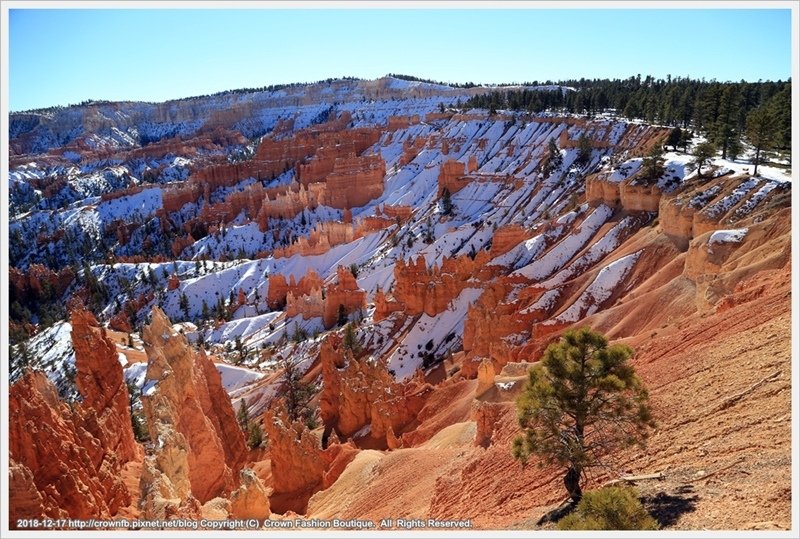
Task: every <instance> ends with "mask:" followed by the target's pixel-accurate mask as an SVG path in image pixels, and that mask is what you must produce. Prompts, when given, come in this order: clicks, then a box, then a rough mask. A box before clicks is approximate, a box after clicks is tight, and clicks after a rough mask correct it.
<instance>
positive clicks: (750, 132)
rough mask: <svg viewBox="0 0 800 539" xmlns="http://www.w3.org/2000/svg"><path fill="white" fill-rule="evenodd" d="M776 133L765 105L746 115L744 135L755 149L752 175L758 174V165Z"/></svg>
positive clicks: (774, 138) (772, 145)
mask: <svg viewBox="0 0 800 539" xmlns="http://www.w3.org/2000/svg"><path fill="white" fill-rule="evenodd" d="M776 135H777V129H776V124H775V122H774V120H773V117H772V114H771V112H770V110H769V108H768V107H767V106H766V105H764V106H761V107H758V108H757V109H754V110H753V111H752V112H751V113H750V114H748V115H747V130H746V132H745V137H747V141H748V142H749V143H750V144H752V145H753V147H754V148H755V150H756V155H755V158H754V159H753V165H754V166H753V176H758V165H759V164H760V163H761V162H762V160H763V157H764V153H765V152H767V151H769V150H771V149H772V148H773V147H774V145H775V142H776V138H777V137H776Z"/></svg>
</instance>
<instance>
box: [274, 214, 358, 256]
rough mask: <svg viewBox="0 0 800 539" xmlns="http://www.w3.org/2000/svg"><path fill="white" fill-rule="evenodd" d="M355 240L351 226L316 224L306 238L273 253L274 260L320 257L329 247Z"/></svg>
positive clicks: (330, 222)
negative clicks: (292, 257)
mask: <svg viewBox="0 0 800 539" xmlns="http://www.w3.org/2000/svg"><path fill="white" fill-rule="evenodd" d="M355 239H357V234H356V232H355V230H354V229H353V225H352V224H348V223H344V222H335V221H324V222H321V223H317V224H316V225H315V226H314V228H313V229H312V230H311V233H310V234H309V235H308V237H307V238H306V237H305V236H301V237H300V238H298V239H297V241H295V242H294V243H292V244H291V245H289V246H288V247H283V248H278V249H275V251H273V254H272V256H273V257H274V258H288V257H290V256H294V255H303V256H309V255H321V254H324V253H327V252H328V251H330V249H331V247H334V246H336V245H342V244H344V243H350V242H351V241H353V240H355Z"/></svg>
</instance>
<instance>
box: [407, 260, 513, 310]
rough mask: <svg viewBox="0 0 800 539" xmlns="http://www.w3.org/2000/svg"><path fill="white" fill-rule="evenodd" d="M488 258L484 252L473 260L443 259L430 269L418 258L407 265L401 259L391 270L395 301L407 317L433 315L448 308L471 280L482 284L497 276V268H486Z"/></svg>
mask: <svg viewBox="0 0 800 539" xmlns="http://www.w3.org/2000/svg"><path fill="white" fill-rule="evenodd" d="M489 257H490V255H489V253H488V252H487V251H481V252H479V253H478V255H477V256H476V257H475V258H474V259H472V258H470V257H469V256H460V257H458V258H444V259H443V260H442V265H441V267H440V266H436V265H434V266H433V267H431V268H428V267H427V265H426V264H425V258H424V257H421V256H420V257H417V259H416V261H413V262H411V263H409V264H406V263H405V261H404V260H403V259H400V260H398V261H397V262H396V263H395V267H394V276H395V283H396V284H395V288H394V292H393V295H394V299H395V300H397V301H398V302H400V303H402V304H403V306H404V308H403V311H404V312H405V313H406V314H408V315H409V316H418V315H420V314H422V313H425V314H427V315H428V316H436V315H437V314H439V313H441V312H443V311H445V310H446V309H447V307H448V305H449V304H450V302H451V301H452V300H453V299H454V298H456V297H457V296H458V295H459V294H460V293H461V291H462V290H464V288H466V287H467V286H468V285H469V283H470V281H471V280H473V279H476V280H477V281H484V280H488V279H489V278H491V277H492V276H493V275H494V274H496V271H497V269H498V268H495V267H487V266H486V263H487V262H488V260H489ZM476 286H477V283H476Z"/></svg>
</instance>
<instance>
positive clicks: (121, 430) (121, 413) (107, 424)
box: [9, 304, 143, 518]
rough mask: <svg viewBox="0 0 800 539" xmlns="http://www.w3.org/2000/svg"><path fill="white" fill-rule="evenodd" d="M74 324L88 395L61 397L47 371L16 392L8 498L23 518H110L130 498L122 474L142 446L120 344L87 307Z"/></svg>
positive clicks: (30, 375) (27, 378) (77, 310)
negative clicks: (67, 399) (134, 426)
mask: <svg viewBox="0 0 800 539" xmlns="http://www.w3.org/2000/svg"><path fill="white" fill-rule="evenodd" d="M70 321H71V323H72V344H73V348H74V350H75V366H76V369H77V374H76V377H75V383H76V386H77V388H78V391H79V392H80V394H81V397H82V400H81V401H80V402H79V403H76V404H72V405H67V404H66V403H65V402H63V401H61V400H60V398H59V396H58V392H57V390H56V388H55V386H54V385H53V384H52V383H51V382H50V380H48V379H47V377H46V376H45V375H44V374H43V373H41V372H27V373H26V374H25V375H24V376H23V377H22V378H21V379H20V380H19V381H17V382H16V383H15V384H14V385H12V386H11V389H10V392H9V414H10V425H9V443H10V446H9V449H10V456H11V462H12V466H11V471H10V480H11V483H12V486H11V490H10V493H9V495H10V497H11V500H12V505H13V506H15V509H14V511H15V512H16V514H17V515H18V518H23V517H24V518H41V517H43V516H49V517H59V518H61V517H67V516H68V517H73V518H90V517H97V518H110V517H112V516H113V515H115V514H116V513H117V511H118V510H119V509H120V508H122V507H125V506H127V505H128V504H130V503H131V494H130V493H129V491H128V489H127V488H126V486H125V484H124V483H123V482H122V480H121V478H120V473H121V470H122V467H123V466H124V465H125V464H126V463H128V462H131V461H135V460H140V459H141V458H142V454H143V451H142V447H141V446H140V445H139V444H138V443H137V442H136V440H135V439H134V437H133V430H132V428H131V417H130V409H129V396H128V388H127V386H126V385H125V382H124V379H123V373H122V366H121V364H120V362H119V359H118V354H117V351H116V347H115V346H114V343H113V342H112V341H111V340H110V339H109V338H108V337H107V335H106V333H105V330H104V329H102V328H101V327H100V326H99V324H98V322H97V320H96V319H95V317H94V315H92V313H91V312H89V311H87V310H85V309H84V308H82V307H81V306H79V305H77V304H76V306H75V307H74V308H73V309H72V311H71V313H70ZM17 502H19V503H17Z"/></svg>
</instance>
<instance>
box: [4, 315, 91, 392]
mask: <svg viewBox="0 0 800 539" xmlns="http://www.w3.org/2000/svg"><path fill="white" fill-rule="evenodd" d="M27 346H28V353H29V356H30V358H31V365H30V366H31V367H32V368H38V369H41V370H43V371H44V373H45V374H46V375H47V377H48V378H49V379H50V381H51V382H53V384H54V385H55V386H56V387H57V388H59V391H62V392H64V393H65V394H67V395H70V396H76V395H77V392H76V388H75V387H74V385H73V384H72V382H70V381H69V376H68V375H67V371H68V370H69V371H74V369H75V351H74V350H73V348H72V325H71V324H70V323H69V322H56V323H55V324H53V325H52V326H50V327H49V328H47V329H45V330H43V331H42V332H41V333H39V334H37V335H35V336H33V337H32V338H31V339H30V340H29V341H28V344H27ZM12 365H13V363H12ZM9 374H10V376H11V379H12V381H13V380H16V379H17V378H18V377H19V376H21V375H22V372H20V371H18V370H17V369H13V370H12V372H10V373H9Z"/></svg>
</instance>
